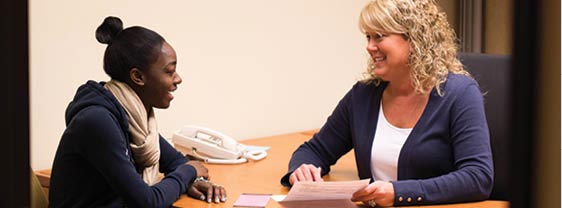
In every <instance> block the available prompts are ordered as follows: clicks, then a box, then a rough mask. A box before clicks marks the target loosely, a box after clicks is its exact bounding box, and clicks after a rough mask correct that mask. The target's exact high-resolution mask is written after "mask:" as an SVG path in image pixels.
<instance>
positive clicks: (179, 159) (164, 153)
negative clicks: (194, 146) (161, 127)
mask: <svg viewBox="0 0 562 208" xmlns="http://www.w3.org/2000/svg"><path fill="white" fill-rule="evenodd" d="M187 161H188V160H187V158H186V157H185V156H183V155H182V154H181V153H180V152H178V151H177V150H176V149H175V148H174V147H172V145H170V143H168V141H166V139H164V137H162V136H160V161H159V163H160V172H162V173H164V174H165V175H168V174H169V173H171V172H173V171H174V170H175V169H176V168H178V167H180V166H182V165H184V164H185V163H186V162H187Z"/></svg>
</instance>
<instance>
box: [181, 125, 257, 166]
mask: <svg viewBox="0 0 562 208" xmlns="http://www.w3.org/2000/svg"><path fill="white" fill-rule="evenodd" d="M172 142H173V143H174V144H175V147H176V149H178V150H179V151H180V152H182V153H184V154H187V155H190V156H193V157H195V158H199V159H202V160H203V161H205V162H207V163H219V164H238V163H244V162H247V161H248V160H247V158H249V159H252V160H261V159H263V158H265V157H266V156H267V152H266V151H265V150H260V151H248V150H246V145H243V144H240V143H238V142H236V140H234V139H233V138H231V137H229V136H227V135H225V134H223V133H220V132H218V131H215V130H212V129H209V128H205V127H200V126H185V127H183V128H182V129H180V130H178V131H176V132H175V133H174V136H173V137H172Z"/></svg>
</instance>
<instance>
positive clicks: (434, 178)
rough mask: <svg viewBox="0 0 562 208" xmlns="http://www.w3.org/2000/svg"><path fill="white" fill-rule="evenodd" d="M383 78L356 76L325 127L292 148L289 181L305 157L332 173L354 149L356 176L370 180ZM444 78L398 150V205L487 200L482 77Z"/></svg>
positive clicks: (488, 157)
mask: <svg viewBox="0 0 562 208" xmlns="http://www.w3.org/2000/svg"><path fill="white" fill-rule="evenodd" d="M386 85H387V83H384V82H383V83H381V85H379V86H375V85H373V84H369V85H367V84H362V83H357V84H355V85H354V86H353V88H352V89H351V90H350V91H349V92H348V93H347V94H346V95H345V97H344V98H343V99H342V100H341V101H340V102H339V103H338V105H337V107H336V109H335V110H334V112H333V113H332V115H331V116H330V117H329V118H328V120H327V121H326V123H325V124H324V126H323V127H322V128H321V129H320V131H319V132H318V133H317V134H315V135H314V136H313V138H312V139H310V141H308V142H305V143H304V144H302V145H301V146H300V147H299V148H298V149H297V150H296V151H295V152H294V153H293V156H292V158H291V161H290V162H289V171H288V173H287V174H286V175H285V176H283V178H282V179H281V183H282V184H283V185H285V186H289V183H288V178H289V175H290V174H291V173H292V172H293V171H294V170H295V169H296V168H298V167H299V166H300V165H301V164H305V163H307V164H314V165H316V166H320V167H322V175H324V174H327V173H328V172H329V171H330V166H331V165H334V164H335V163H336V161H337V160H338V159H339V158H340V157H342V156H343V155H344V154H346V153H347V152H349V151H350V150H351V149H355V159H356V165H357V170H358V174H359V178H361V179H366V178H371V180H373V179H372V176H371V175H372V174H371V147H372V145H373V139H374V135H375V131H376V126H377V118H378V113H379V107H380V99H381V96H382V93H383V91H384V89H385V87H386ZM442 86H443V88H442V89H443V92H444V94H443V96H440V95H438V94H437V91H436V90H435V89H433V90H432V91H431V94H430V98H429V101H428V103H427V106H426V108H425V110H424V112H423V114H422V116H421V117H420V119H419V121H418V122H417V123H416V125H415V126H414V128H413V129H412V132H411V133H410V135H409V137H408V138H407V140H406V142H405V143H404V146H403V147H402V149H401V151H400V155H399V158H398V180H397V181H392V184H393V186H394V191H395V200H394V205H395V206H404V205H419V204H440V203H453V202H465V201H476V200H484V199H487V198H488V197H489V195H490V192H491V190H492V186H493V175H494V172H493V162H492V152H491V149H490V138H489V132H488V125H487V123H486V117H485V114H484V103H483V97H482V94H481V92H480V89H479V87H478V84H477V83H476V82H475V81H474V80H473V79H471V78H468V77H466V76H463V75H454V74H450V75H449V76H448V79H447V81H446V82H445V83H444V84H443V85H442Z"/></svg>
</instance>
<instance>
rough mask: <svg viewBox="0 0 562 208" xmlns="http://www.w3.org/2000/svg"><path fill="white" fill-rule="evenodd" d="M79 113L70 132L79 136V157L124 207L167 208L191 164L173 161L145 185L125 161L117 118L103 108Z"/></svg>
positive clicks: (126, 153) (183, 184) (182, 187)
mask: <svg viewBox="0 0 562 208" xmlns="http://www.w3.org/2000/svg"><path fill="white" fill-rule="evenodd" d="M79 114H80V115H78V116H77V117H76V118H75V120H74V121H73V122H75V125H76V127H77V128H74V131H79V132H76V133H78V135H82V138H81V141H83V142H82V143H81V144H80V146H81V147H80V148H81V150H82V151H81V152H82V156H83V157H84V158H85V159H86V161H87V162H88V163H90V164H91V165H92V166H93V167H94V168H95V169H96V170H97V171H98V172H99V173H100V174H101V175H102V176H103V177H104V178H105V180H106V181H107V184H108V185H109V186H111V188H112V189H113V191H115V193H116V194H117V195H119V196H120V197H121V198H122V200H123V201H124V203H125V204H126V205H127V207H169V206H171V205H172V204H173V203H174V202H175V201H176V200H177V198H178V197H179V196H180V195H181V194H182V193H184V192H185V191H186V188H187V187H188V186H189V185H190V183H191V181H193V179H194V178H195V176H196V171H195V169H194V168H193V167H192V166H189V165H185V164H180V165H177V164H176V165H175V168H174V169H173V170H170V171H169V172H168V174H167V175H166V177H165V178H164V179H163V180H162V181H161V182H159V183H157V184H156V185H153V186H148V185H147V184H146V183H145V182H144V181H143V180H142V178H141V177H140V175H139V174H138V173H137V171H136V169H135V166H134V165H133V163H132V162H131V161H130V160H129V154H131V153H130V152H129V148H128V144H127V142H126V141H127V140H126V138H125V132H123V130H122V129H121V128H120V126H119V124H118V122H117V119H116V118H115V117H114V116H113V115H112V114H111V113H110V112H109V111H108V110H107V109H105V108H97V107H89V108H86V109H84V110H82V112H80V113H79ZM86 180H87V179H86Z"/></svg>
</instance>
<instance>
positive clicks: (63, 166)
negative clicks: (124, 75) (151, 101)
mask: <svg viewBox="0 0 562 208" xmlns="http://www.w3.org/2000/svg"><path fill="white" fill-rule="evenodd" d="M102 84H103V83H102ZM102 84H100V83H96V82H94V81H88V82H87V83H86V84H84V85H82V86H81V87H80V88H79V89H78V91H77V92H76V95H75V97H74V99H73V101H72V102H71V103H70V104H69V105H68V108H67V110H66V125H67V127H66V129H65V131H64V133H63V135H62V138H61V140H60V143H59V146H58V149H57V153H56V155H55V160H54V163H53V168H52V173H51V182H50V188H49V206H50V207H125V206H127V207H169V206H171V204H172V203H174V201H176V200H177V198H178V197H179V196H180V195H181V194H182V193H184V192H185V191H186V189H187V187H188V186H190V185H191V182H192V181H193V180H194V179H195V177H196V175H197V173H196V171H195V168H193V167H192V166H190V165H186V164H185V163H186V162H187V159H186V158H185V157H184V156H183V155H182V154H181V153H179V152H177V151H176V150H175V149H174V148H173V147H172V146H171V145H170V144H169V143H168V142H167V141H166V140H164V139H163V138H162V137H160V160H159V162H160V164H159V165H160V172H163V173H164V174H165V178H164V179H163V180H162V181H161V182H159V183H157V184H155V185H153V186H148V185H147V184H146V183H145V182H144V181H143V180H142V178H141V177H140V174H139V173H138V171H137V170H139V169H140V168H138V167H136V166H135V163H134V161H133V157H132V151H131V149H130V146H129V143H130V136H129V131H128V128H129V124H128V117H127V114H126V112H125V110H124V109H123V107H122V106H121V105H120V104H119V102H118V101H117V100H116V99H115V97H114V96H113V95H112V94H111V93H110V92H109V91H107V90H106V89H105V88H104V87H103V85H102Z"/></svg>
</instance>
